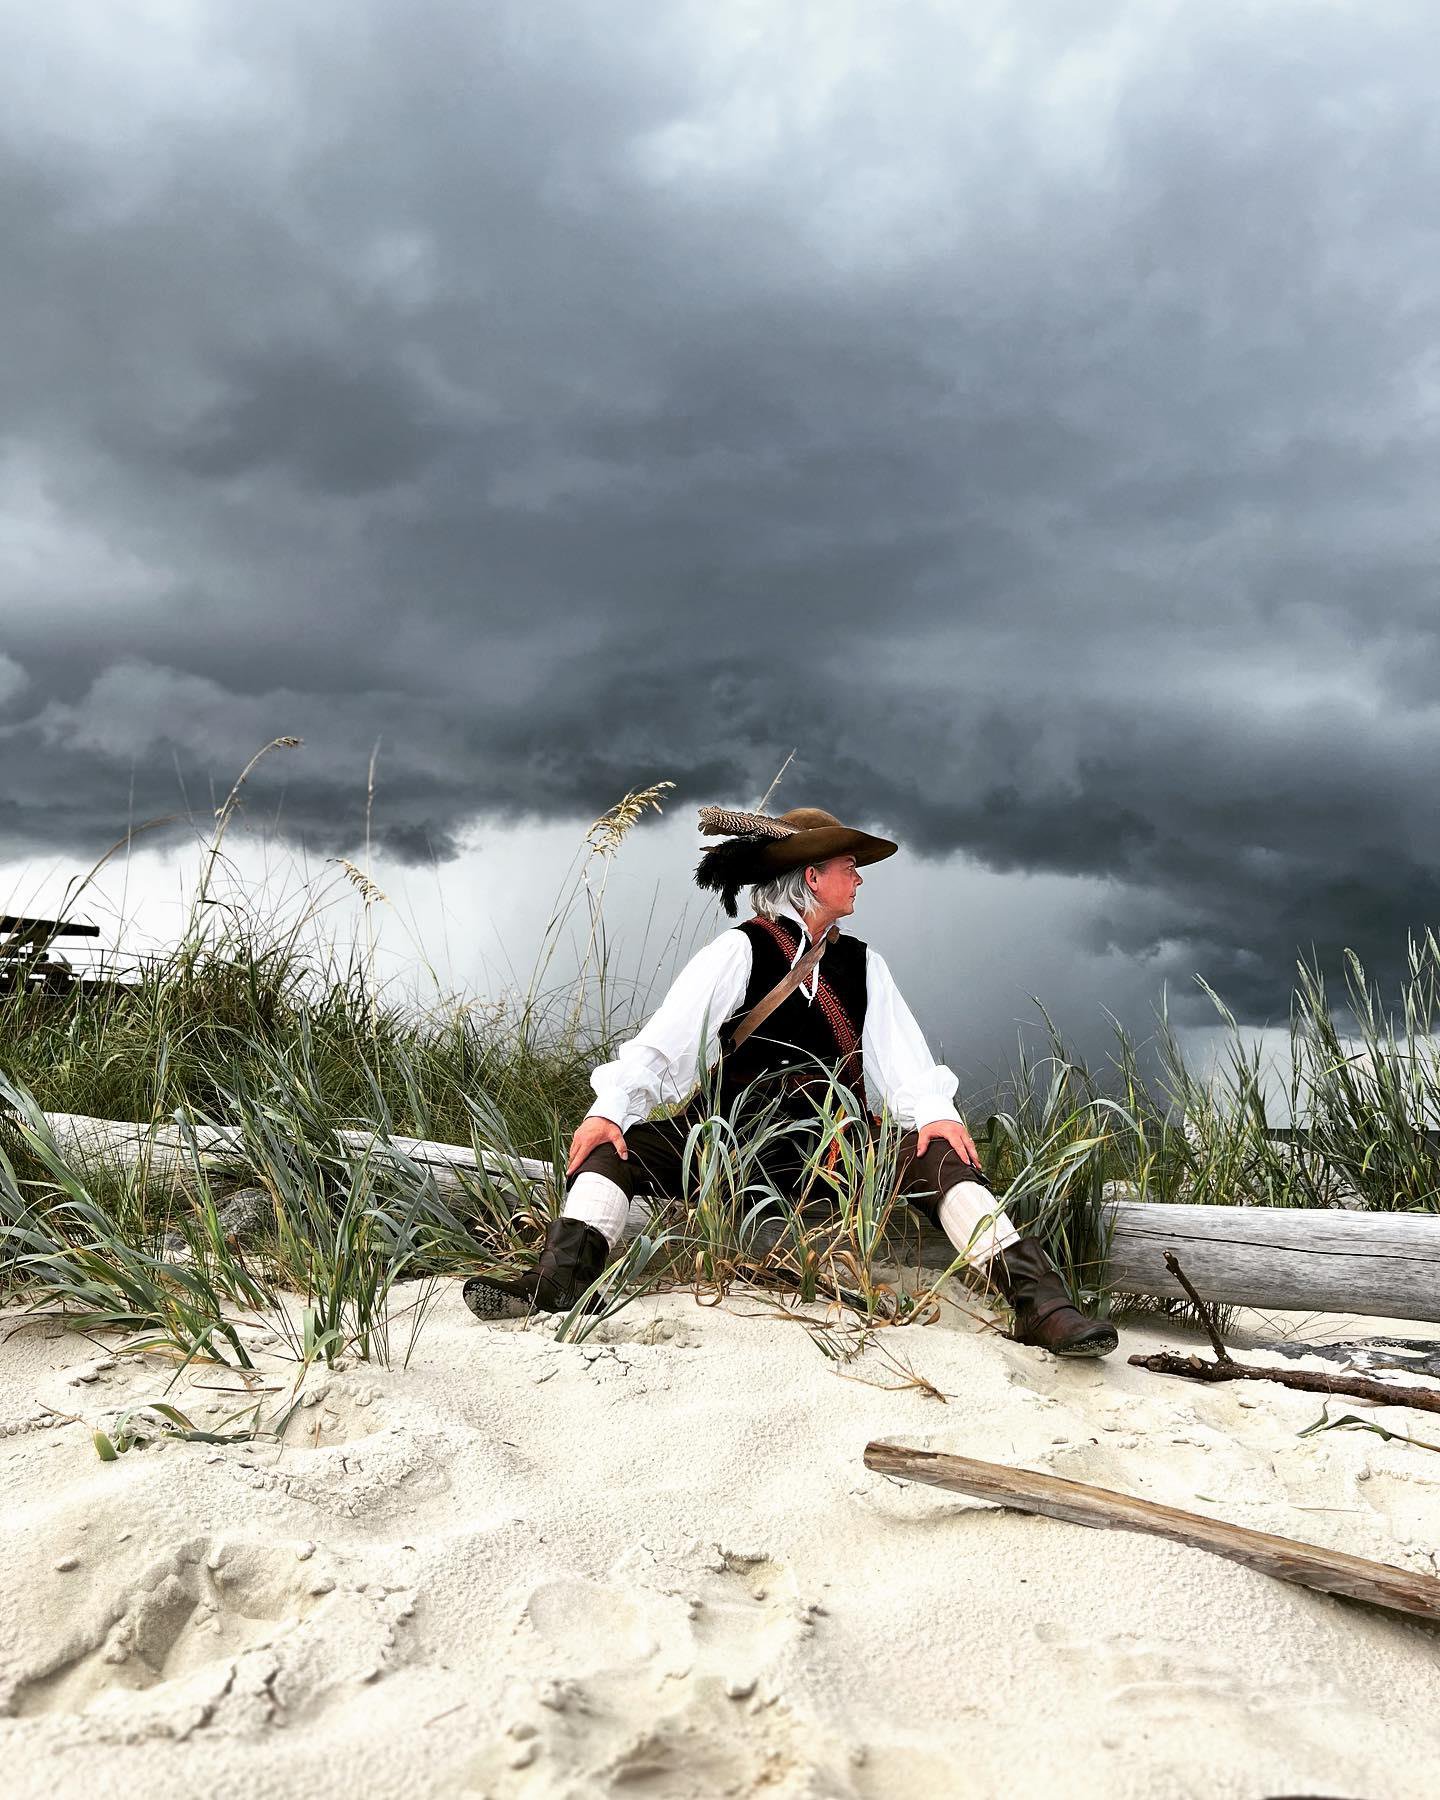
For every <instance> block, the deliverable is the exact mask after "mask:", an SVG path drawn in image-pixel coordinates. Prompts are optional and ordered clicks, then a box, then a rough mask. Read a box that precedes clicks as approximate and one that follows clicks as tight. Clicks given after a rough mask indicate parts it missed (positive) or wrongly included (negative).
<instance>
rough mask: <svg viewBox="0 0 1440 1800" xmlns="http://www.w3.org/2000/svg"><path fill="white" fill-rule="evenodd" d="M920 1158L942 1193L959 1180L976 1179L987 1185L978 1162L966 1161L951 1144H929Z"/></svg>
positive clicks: (983, 1185)
mask: <svg viewBox="0 0 1440 1800" xmlns="http://www.w3.org/2000/svg"><path fill="white" fill-rule="evenodd" d="M922 1160H923V1162H924V1164H925V1167H926V1171H927V1173H929V1174H930V1175H932V1176H933V1178H934V1181H935V1185H936V1187H937V1188H938V1189H939V1190H940V1192H941V1193H942V1194H943V1193H944V1192H945V1190H946V1189H947V1188H952V1187H954V1186H955V1185H956V1183H957V1182H961V1181H978V1182H979V1183H980V1185H981V1186H982V1187H987V1186H988V1185H989V1183H988V1181H987V1180H986V1176H985V1171H984V1170H983V1169H982V1168H981V1167H980V1165H979V1163H972V1162H969V1161H967V1159H966V1158H965V1157H963V1156H962V1155H961V1154H960V1152H959V1151H958V1150H957V1149H956V1148H955V1146H954V1145H953V1144H946V1143H940V1142H937V1143H933V1144H931V1145H930V1147H929V1149H928V1150H927V1151H926V1152H925V1155H924V1157H923V1159H922Z"/></svg>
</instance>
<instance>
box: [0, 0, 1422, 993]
mask: <svg viewBox="0 0 1440 1800" xmlns="http://www.w3.org/2000/svg"><path fill="white" fill-rule="evenodd" d="M1082 13H1083V16H1081V14H1082ZM664 19H665V23H664V24H663V25H657V23H656V15H655V13H654V10H653V9H649V8H636V9H633V10H629V11H627V10H626V9H624V8H611V9H604V11H603V14H602V12H601V11H600V10H599V9H587V8H579V7H566V6H556V7H551V8H546V9H539V10H537V9H535V8H533V7H520V6H515V7H511V8H505V7H500V8H487V9H483V10H482V11H477V10H476V9H474V8H468V7H463V6H460V5H458V4H453V3H443V4H442V3H441V0H429V3H428V4H419V5H416V6H412V7H409V8H406V9H404V11H403V13H402V12H400V11H399V10H397V9H394V8H390V7H383V6H379V5H373V6H372V5H369V4H366V3H365V0H351V3H350V4H348V5H347V6H346V7H345V8H343V9H338V8H330V7H325V6H317V7H315V8H308V7H307V8H305V9H301V11H300V12H298V13H297V14H296V15H295V16H294V17H293V18H289V19H286V18H284V17H283V15H279V14H276V15H273V16H268V17H267V16H262V15H260V14H257V13H256V12H255V11H254V9H250V8H241V7H238V6H236V7H233V8H230V9H214V8H206V9H203V10H202V9H200V8H198V7H197V8H196V9H195V12H194V16H193V17H191V16H190V15H189V14H187V13H186V12H185V11H184V9H178V10H177V11H176V13H175V14H174V17H173V20H172V22H171V23H170V24H169V25H167V26H165V27H160V26H158V25H156V26H152V27H151V28H150V30H151V32H152V33H153V34H154V36H153V39H151V40H149V41H147V40H146V39H145V38H144V36H143V34H142V36H141V38H140V40H139V41H136V42H129V41H126V40H125V39H124V37H123V34H121V31H120V27H119V26H118V25H115V24H110V25H106V24H104V23H103V22H102V21H101V20H100V19H99V18H98V17H97V16H96V15H94V14H93V13H91V12H89V11H87V10H83V9H76V10H74V11H71V10H70V9H68V8H66V7H64V6H61V7H59V8H58V9H56V10H55V11H54V12H53V13H52V12H51V11H49V10H47V13H46V14H45V15H44V17H43V18H41V17H39V16H35V15H31V16H30V17H27V18H25V19H24V20H19V19H16V20H13V21H12V22H11V23H10V24H8V25H7V26H4V27H0V39H3V40H7V41H4V42H0V50H3V51H4V54H3V55H0V71H3V72H0V121H3V122H0V241H3V242H4V244H5V247H6V249H5V256H4V258H3V261H0V329H3V341H4V343H5V345H6V347H7V353H6V355H5V357H4V358H3V359H0V433H3V437H0V445H3V449H0V505H3V509H4V520H5V523H3V525H0V609H3V610H0V625H3V636H0V650H3V655H4V658H5V660H4V661H0V758H3V768H4V777H5V779H4V784H3V795H0V849H3V850H4V851H5V852H7V853H10V854H14V853H16V852H22V851H25V850H27V849H30V848H36V847H41V846H45V847H60V848H65V849H71V850H73V851H75V852H76V853H77V855H78V854H83V853H87V852H91V851H93V850H96V849H98V848H101V847H103V845H104V844H105V843H107V842H108V841H110V839H111V838H113V837H114V836H115V835H116V834H117V833H118V831H119V830H121V829H123V828H124V826H125V824H126V822H127V820H129V819H131V818H134V817H145V816H149V815H153V814H156V813H162V812H170V811H173V810H175V809H176V808H177V807H179V806H184V805H188V806H189V807H190V809H191V810H193V811H199V812H203V811H205V810H208V809H209V808H210V807H211V806H213V805H214V804H215V803H216V801H217V799H218V798H223V794H224V792H225V790H226V789H227V788H228V786H229V783H230V781H231V780H232V779H233V777H234V775H235V774H236V772H237V771H238V770H239V768H240V767H241V766H243V764H244V763H245V762H246V760H247V759H248V758H249V756H250V755H251V754H252V753H253V752H254V750H255V749H256V748H258V746H259V745H261V744H263V743H265V742H267V741H268V740H269V739H271V738H273V737H275V736H277V735H279V734H282V733H294V734H297V735H300V736H303V737H304V738H305V740H306V744H305V748H304V749H303V750H299V751H295V752H292V753H280V752H277V753H275V754H274V755H273V756H271V757H270V758H268V759H267V760H266V761H265V762H264V763H263V764H262V765H261V767H260V768H259V769H258V770H257V771H256V773H255V776H254V778H253V805H254V806H255V807H256V808H257V810H258V809H269V810H270V812H271V813H272V814H273V816H274V817H275V818H276V819H277V820H278V822H279V824H280V827H281V829H284V830H288V831H291V832H293V833H295V834H296V835H303V836H304V837H305V838H306V839H307V840H308V841H309V842H311V843H313V844H314V845H315V846H316V847H317V848H321V849H325V850H327V851H330V850H344V849H347V848H351V847H353V846H354V845H355V844H356V843H357V842H358V841H359V840H360V838H361V835H362V834H363V830H364V821H365V770H366V766H367V763H368V759H369V756H370V753H371V750H372V747H373V746H374V744H375V743H376V741H377V740H379V741H380V742H381V744H382V751H381V756H380V761H379V771H380V789H379V803H378V810H377V813H376V818H375V830H376V834H377V836H378V838H379V839H380V841H381V842H382V843H383V844H385V845H387V846H388V847H389V848H390V849H391V851H392V852H393V853H394V854H396V855H400V856H404V857H412V858H416V859H423V858H428V857H430V856H438V857H442V858H443V857H444V856H446V855H448V854H450V853H452V851H453V849H454V846H455V843H456V842H457V840H458V836H459V834H460V833H461V832H462V831H463V828H464V826H465V825H466V823H467V821H468V820H470V819H472V818H473V817H475V816H477V815H479V814H482V813H491V814H503V815H507V816H510V817H514V818H526V817H531V816H543V815H554V814H564V813H572V812H577V811H578V812H585V813H589V812H592V811H596V810H599V809H600V808H601V807H603V806H605V805H606V804H608V803H609V802H610V801H612V800H613V799H615V798H616V797H617V796H618V795H619V794H620V793H621V792H622V791H623V790H624V789H626V788H627V787H631V786H636V785H639V784H642V783H644V782H647V781H650V780H653V779H656V778H658V777H661V776H668V777H671V778H673V779H674V780H675V781H676V782H677V784H678V798H680V799H682V800H685V801H695V800H711V799H739V800H742V801H744V800H748V799H751V798H753V797H754V795H755V793H756V792H757V791H758V790H759V789H760V788H763V786H764V785H765V782H766V781H767V780H768V778H769V776H770V774H771V773H773V771H774V769H775V768H776V767H777V766H778V764H779V763H780V761H781V760H782V759H783V757H784V755H785V754H786V752H787V751H788V750H789V748H790V747H791V745H792V744H794V745H798V746H799V747H800V755H799V757H798V758H797V762H796V765H795V768H794V770H793V771H792V774H791V776H790V777H789V779H788V782H787V787H786V790H785V797H787V798H792V799H794V800H799V799H802V798H806V799H812V800H815V801H818V802H820V803H823V804H828V805H831V806H833V807H834V808H835V809H836V810H838V811H844V812H850V813H854V814H855V815H857V816H860V817H863V818H865V819H866V820H869V821H874V822H876V823H879V824H882V825H885V826H888V827H890V828H892V829H893V830H894V831H895V832H896V833H897V834H899V835H902V836H903V837H904V838H905V839H906V841H907V843H908V844H909V845H910V846H911V847H913V848H914V849H916V850H918V851H919V852H920V853H921V854H922V855H925V856H937V857H938V856H941V855H943V854H945V853H948V852H950V851H953V850H957V849H959V850H964V851H967V852H968V853H969V854H970V855H972V856H973V857H975V858H977V859H979V860H980V861H982V862H984V863H986V864H988V865H990V866H991V867H993V868H995V869H999V870H1005V871H1017V872H1037V871H1046V872H1052V873H1058V874H1066V875H1075V876H1085V877H1090V878H1095V879H1097V880H1099V881H1101V882H1103V883H1106V884H1108V885H1107V886H1106V887H1105V888H1104V890H1103V891H1104V893H1105V894H1106V895H1107V896H1108V899H1107V900H1106V901H1105V903H1104V904H1103V905H1102V906H1101V907H1100V908H1099V909H1098V910H1097V908H1096V906H1095V904H1094V902H1093V900H1091V901H1088V902H1087V908H1086V911H1085V913H1084V915H1083V916H1077V918H1076V920H1075V921H1074V925H1073V929H1074V934H1075V940H1076V944H1077V949H1084V948H1087V947H1088V948H1089V949H1092V950H1106V949H1119V950H1121V951H1123V952H1124V953H1125V954H1127V955H1129V956H1131V957H1135V958H1139V959H1146V960H1148V961H1149V962H1151V963H1153V964H1154V966H1155V968H1156V970H1157V972H1158V973H1182V974H1183V973H1188V972H1190V971H1191V970H1193V969H1196V968H1200V969H1202V970H1203V971H1204V973H1205V974H1206V975H1207V976H1209V977H1210V978H1211V979H1213V980H1214V981H1215V982H1216V984H1217V986H1219V987H1220V988H1221V989H1222V991H1224V992H1225V993H1226V994H1227V996H1228V997H1229V998H1230V999H1231V1000H1232V1002H1234V1003H1235V1004H1237V1005H1238V1006H1239V1007H1241V1008H1242V1009H1244V1010H1245V1011H1246V1012H1247V1014H1249V1015H1250V1016H1260V1015H1263V1014H1264V1013H1265V1012H1267V1011H1271V1010H1273V1009H1274V1008H1275V1007H1276V1006H1277V1005H1279V1004H1282V1003H1283V997H1284V995H1285V993H1286V992H1287V991H1288V987H1289V977H1290V969H1291V964H1292V961H1293V958H1294V956H1295V954H1296V953H1297V951H1299V950H1302V949H1305V948H1307V947H1308V946H1310V945H1312V944H1313V945H1315V946H1317V947H1318V948H1320V949H1321V950H1322V951H1324V952H1325V953H1327V954H1332V953H1333V952H1334V950H1335V948H1336V947H1337V946H1339V945H1340V944H1343V943H1350V944H1354V945H1355V946H1356V947H1357V948H1359V949H1360V950H1361V951H1362V953H1364V954H1365V955H1366V956H1367V958H1368V959H1369V960H1370V961H1371V962H1373V963H1374V964H1375V965H1376V967H1377V969H1383V968H1386V967H1393V966H1394V965H1395V962H1396V960H1397V958H1398V956H1399V955H1400V953H1401V951H1402V950H1403V940H1404V935H1405V932H1406V931H1407V929H1410V928H1413V927H1418V926H1421V925H1423V924H1425V923H1426V922H1427V921H1429V920H1432V919H1434V917H1435V915H1436V901H1437V899H1440V895H1437V894H1436V892H1435V886H1436V882H1435V878H1434V876H1433V875H1432V873H1431V871H1432V870H1433V869H1434V868H1435V867H1436V851H1437V848H1440V846H1437V844H1436V841H1435V839H1436V835H1437V834H1436V828H1435V826H1434V825H1433V823H1432V814H1433V805H1432V802H1431V798H1430V791H1429V780H1428V776H1429V770H1430V768H1431V766H1432V763H1433V751H1434V750H1435V749H1436V748H1437V738H1440V713H1437V712H1436V710H1435V709H1434V707H1433V704H1432V696H1433V694H1434V692H1435V690H1436V675H1437V672H1440V670H1437V664H1440V657H1437V648H1436V624H1435V620H1436V616H1437V615H1436V598H1437V597H1436V592H1435V587H1436V580H1435V574H1436V565H1435V526H1434V522H1433V521H1434V506H1433V492H1434V487H1435V481H1436V476H1437V473H1440V469H1437V461H1440V459H1437V453H1436V443H1435V427H1434V406H1435V400H1434V395H1435V365H1434V352H1433V346H1434V343H1435V342H1436V328H1437V323H1440V318H1437V314H1440V259H1437V256H1436V250H1437V244H1436V231H1435V214H1434V208H1433V199H1432V196H1433V194H1434V192H1435V191H1436V184H1437V180H1440V137H1437V134H1436V132H1435V129H1434V125H1433V103H1432V96H1431V93H1430V82H1429V76H1428V69H1429V66H1430V53H1431V51H1432V50H1433V41H1432V39H1433V33H1432V30H1431V26H1430V23H1429V18H1428V14H1427V11H1426V10H1425V9H1423V8H1420V7H1414V8H1409V7H1404V6H1384V5H1382V6H1379V7H1376V6H1368V7H1366V8H1364V9H1363V10H1361V9H1358V8H1357V9H1345V8H1330V9H1324V10H1323V11H1321V10H1317V9H1314V8H1311V7H1295V8H1285V7H1277V8H1270V9H1264V10H1263V11H1260V12H1257V11H1255V10H1254V9H1251V8H1239V7H1236V8H1234V9H1226V8H1224V7H1220V8H1214V7H1200V6H1198V5H1196V6H1194V7H1191V8H1188V9H1182V11H1181V12H1180V13H1179V14H1178V15H1177V14H1176V13H1175V12H1174V11H1173V10H1171V9H1164V10H1157V11H1156V13H1155V14H1154V16H1153V18H1152V17H1150V16H1149V15H1147V14H1145V13H1143V12H1137V11H1135V10H1133V9H1125V8H1119V7H1117V8H1116V9H1115V10H1114V12H1113V14H1110V15H1108V16H1107V15H1105V14H1104V13H1103V10H1102V11H1100V12H1097V11H1096V10H1095V9H1079V11H1077V9H1072V8H1068V7H1058V6H1055V7H1048V6H1044V5H1040V4H1036V5H1033V6H1031V7H1029V8H1022V9H1019V13H1018V16H1017V9H1015V8H1013V7H1009V8H1003V9H997V10H996V11H995V12H994V14H993V15H991V14H989V13H987V12H986V10H985V9H984V8H979V9H965V11H964V12H963V13H962V12H961V10H960V9H955V16H953V17H946V16H945V15H944V14H943V13H940V12H931V11H929V10H926V9H921V8H914V9H903V8H902V9H895V10H894V11H893V12H890V13H885V14H884V15H883V17H879V16H877V18H876V19H875V20H872V21H869V22H866V23H864V24H863V25H862V24H857V23H855V22H853V21H852V22H847V21H846V19H845V17H844V15H843V13H842V12H839V11H837V12H836V13H835V14H834V15H833V17H831V18H830V19H829V20H828V22H826V23H825V24H824V25H823V28H822V26H821V25H814V26H809V27H807V26H805V25H803V24H802V23H801V15H800V14H798V13H797V14H796V15H794V16H793V17H792V16H791V15H790V14H789V13H787V11H786V9H785V8H783V7H781V8H778V9H773V10H771V11H770V12H767V13H765V14H763V15H762V14H757V15H756V16H755V19H754V20H750V19H749V18H748V15H746V14H745V13H744V12H743V11H734V12H730V11H728V10H726V9H720V10H719V11H718V12H714V11H711V10H708V9H701V8H696V9H694V10H687V9H668V10H667V11H666V13H665V14H664ZM40 67H44V68H48V69H49V70H50V71H51V72H52V74H51V79H50V80H49V81H48V82H47V84H46V86H45V88H44V90H43V91H41V89H40V87H39V86H38V83H37V78H36V75H35V70H36V69H37V68H40Z"/></svg>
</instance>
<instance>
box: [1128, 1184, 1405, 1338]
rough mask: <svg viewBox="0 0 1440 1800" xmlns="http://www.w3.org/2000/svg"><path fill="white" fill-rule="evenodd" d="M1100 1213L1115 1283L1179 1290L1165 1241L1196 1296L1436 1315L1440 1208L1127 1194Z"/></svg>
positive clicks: (1176, 1293)
mask: <svg viewBox="0 0 1440 1800" xmlns="http://www.w3.org/2000/svg"><path fill="white" fill-rule="evenodd" d="M1107 1213H1108V1218H1109V1222H1110V1224H1111V1225H1112V1227H1113V1229H1112V1231H1111V1236H1110V1254H1109V1261H1108V1264H1107V1267H1106V1272H1105V1278H1106V1284H1107V1286H1108V1287H1109V1288H1110V1289H1111V1291H1112V1292H1114V1293H1119V1294H1156V1295H1161V1296H1166V1297H1171V1296H1173V1297H1175V1298H1177V1299H1178V1298H1180V1297H1182V1295H1183V1293H1184V1290H1183V1288H1182V1287H1181V1285H1180V1283H1179V1282H1178V1281H1177V1280H1176V1279H1175V1277H1174V1276H1173V1275H1172V1274H1171V1273H1170V1271H1169V1270H1168V1269H1167V1268H1166V1267H1165V1262H1164V1257H1165V1252H1166V1251H1167V1250H1168V1251H1171V1252H1172V1253H1174V1254H1175V1255H1178V1256H1179V1257H1180V1260H1181V1261H1182V1262H1183V1263H1184V1265H1185V1272H1186V1274H1187V1275H1188V1276H1189V1277H1190V1280H1191V1281H1192V1282H1193V1284H1194V1286H1195V1289H1196V1291H1197V1292H1198V1293H1199V1294H1200V1296H1201V1298H1202V1299H1205V1300H1216V1301H1220V1302H1222V1303H1224V1304H1225V1305H1228V1306H1256V1307H1269V1308H1276V1309H1282V1310H1285V1311H1288V1312H1342V1313H1361V1314H1366V1315H1368V1316H1371V1317H1380V1318H1393V1319H1440V1217H1435V1216H1432V1215H1430V1214H1421V1213H1360V1212H1348V1211H1345V1210H1344V1209H1341V1208H1335V1209H1333V1210H1332V1209H1330V1208H1328V1207H1314V1208H1311V1207H1266V1206H1181V1205H1176V1206H1170V1205H1164V1204H1159V1203H1156V1202H1145V1201H1134V1200H1116V1201H1112V1202H1111V1203H1110V1204H1109V1206H1108V1208H1107Z"/></svg>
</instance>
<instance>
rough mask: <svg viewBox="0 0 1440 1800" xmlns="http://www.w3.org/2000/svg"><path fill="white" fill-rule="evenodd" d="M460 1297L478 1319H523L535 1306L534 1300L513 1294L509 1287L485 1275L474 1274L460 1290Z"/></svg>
mask: <svg viewBox="0 0 1440 1800" xmlns="http://www.w3.org/2000/svg"><path fill="white" fill-rule="evenodd" d="M460 1298H461V1299H462V1300H463V1301H464V1302H465V1304H466V1306H468V1307H469V1308H470V1311H471V1312H472V1313H474V1315H475V1317H476V1318H477V1319H484V1320H486V1321H489V1320H491V1319H523V1318H524V1317H525V1315H526V1313H528V1312H530V1311H531V1310H532V1308H533V1305H534V1303H533V1301H530V1300H527V1299H525V1298H524V1297H523V1296H522V1295H519V1294H512V1293H511V1292H510V1291H509V1290H508V1289H507V1288H503V1287H501V1286H499V1284H498V1283H496V1282H493V1281H486V1280H485V1279H484V1277H483V1276H479V1275H477V1276H472V1277H471V1279H470V1280H469V1281H467V1282H466V1283H465V1285H464V1287H463V1288H461V1290H460Z"/></svg>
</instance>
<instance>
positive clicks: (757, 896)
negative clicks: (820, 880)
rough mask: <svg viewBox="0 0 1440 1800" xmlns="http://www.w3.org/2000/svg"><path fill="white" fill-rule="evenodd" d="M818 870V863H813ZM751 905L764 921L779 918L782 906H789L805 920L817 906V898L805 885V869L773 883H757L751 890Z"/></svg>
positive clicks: (794, 870)
mask: <svg viewBox="0 0 1440 1800" xmlns="http://www.w3.org/2000/svg"><path fill="white" fill-rule="evenodd" d="M810 866H811V867H812V868H818V867H819V866H820V865H819V864H818V863H812V864H811V865H810ZM750 904H751V905H752V906H753V907H754V908H755V910H756V912H757V913H759V915H760V917H761V918H762V919H774V918H778V917H779V914H780V909H781V907H782V906H788V907H790V908H792V909H793V910H794V911H795V912H797V913H799V915H800V917H801V918H802V919H803V918H804V917H805V915H806V913H807V912H809V910H810V908H811V907H812V906H813V905H814V904H815V896H814V895H813V894H812V893H811V892H810V890H809V888H808V887H806V885H805V871H804V869H803V868H802V869H790V870H788V871H787V872H786V873H785V874H784V875H777V876H776V877H775V879H774V880H773V881H761V882H757V883H756V885H755V886H754V887H752V888H751V890H750Z"/></svg>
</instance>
